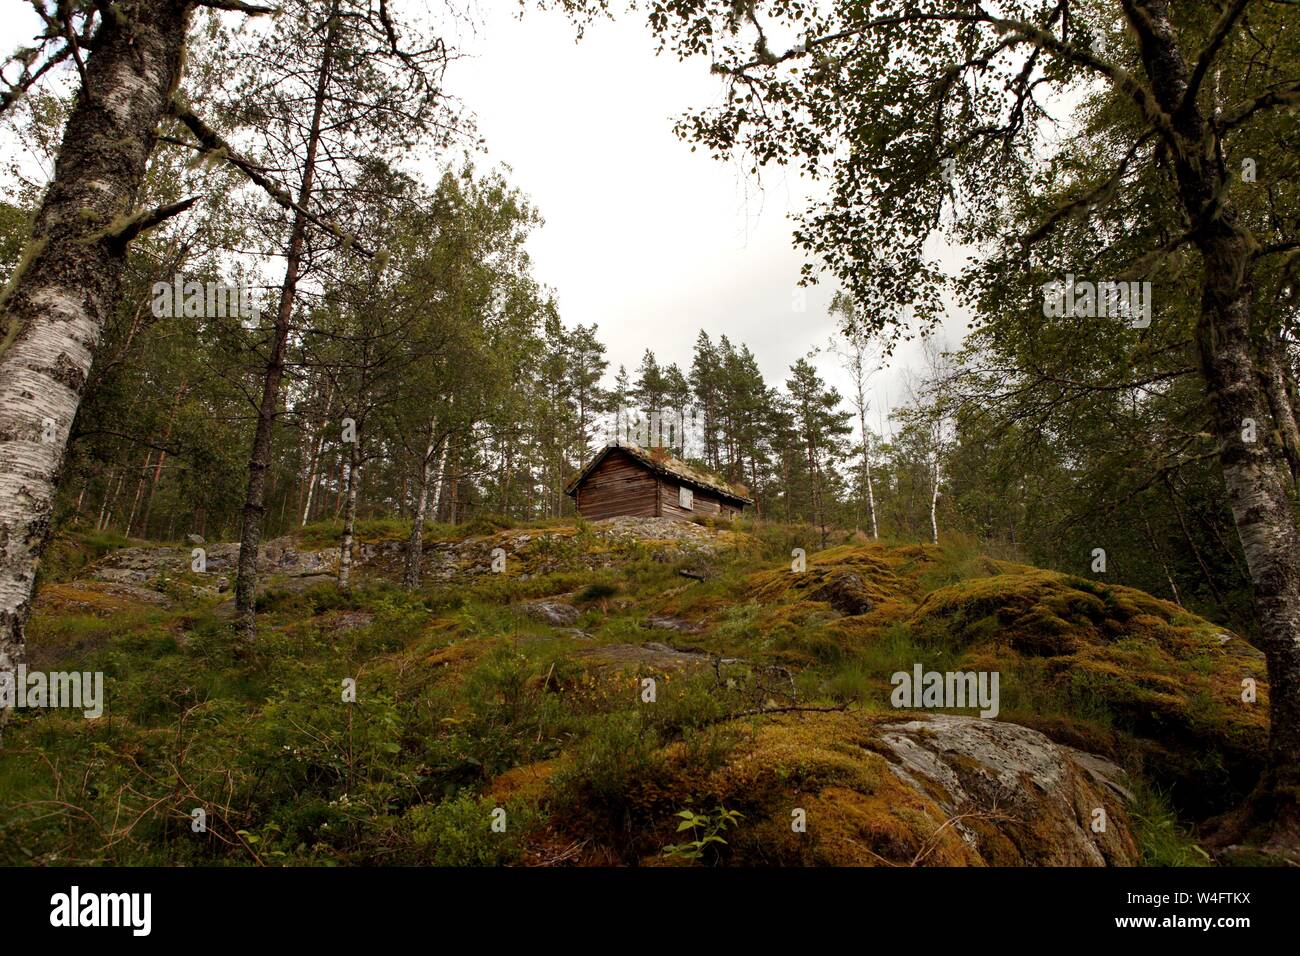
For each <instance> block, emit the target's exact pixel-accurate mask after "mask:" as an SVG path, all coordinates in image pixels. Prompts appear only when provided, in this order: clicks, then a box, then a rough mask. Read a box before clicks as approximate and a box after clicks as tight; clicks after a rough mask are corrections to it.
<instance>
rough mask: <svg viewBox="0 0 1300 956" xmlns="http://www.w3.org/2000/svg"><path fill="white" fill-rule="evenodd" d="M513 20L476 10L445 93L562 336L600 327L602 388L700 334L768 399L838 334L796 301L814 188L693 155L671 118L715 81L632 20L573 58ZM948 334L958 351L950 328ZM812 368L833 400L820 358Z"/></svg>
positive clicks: (551, 29) (815, 291)
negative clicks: (733, 359) (517, 211)
mask: <svg viewBox="0 0 1300 956" xmlns="http://www.w3.org/2000/svg"><path fill="white" fill-rule="evenodd" d="M517 11H518V7H517V5H516V4H515V3H513V2H511V0H490V2H485V3H484V4H483V5H482V7H481V8H480V16H481V18H482V22H481V23H480V29H479V30H478V32H477V35H475V36H465V37H463V38H462V40H461V45H462V48H463V49H464V50H465V51H466V52H467V53H470V54H472V56H471V57H469V58H467V59H465V60H462V61H460V62H458V63H456V64H454V65H453V67H452V69H451V71H450V72H449V75H448V85H449V86H450V87H451V88H452V89H453V90H454V91H455V92H456V93H457V94H458V95H459V96H461V97H462V98H463V99H464V101H465V105H466V106H467V107H468V108H470V109H471V110H473V111H474V113H475V114H476V115H477V117H478V122H479V130H480V133H481V134H482V135H483V137H484V138H485V139H486V141H487V146H488V154H487V160H488V161H489V162H495V163H503V164H507V165H509V166H510V168H511V170H512V173H511V178H512V180H513V181H514V182H515V183H516V184H517V185H518V186H519V187H520V188H521V189H523V190H524V191H525V192H526V193H528V194H529V195H530V196H531V197H532V199H533V200H534V202H535V203H536V205H537V206H538V208H539V210H540V211H541V214H542V216H543V217H544V218H545V220H546V224H545V226H544V227H542V228H541V229H540V230H539V231H538V233H537V234H536V236H535V237H534V238H533V240H532V243H531V245H530V251H531V253H532V255H533V257H534V260H535V263H536V274H537V276H538V278H539V279H540V280H541V281H542V282H544V283H546V284H547V285H549V286H551V287H552V288H553V289H554V290H555V292H556V294H557V296H558V299H559V304H560V313H561V315H562V316H563V318H564V321H565V322H566V324H573V323H577V322H581V323H584V324H588V323H592V322H595V323H596V324H598V325H599V327H600V337H601V340H602V341H603V342H605V344H606V345H607V346H608V349H609V359H610V366H611V373H612V371H613V370H615V369H616V368H617V367H618V365H619V364H623V365H626V366H627V368H628V371H629V373H631V372H632V371H633V370H634V369H635V368H636V366H637V365H638V364H639V363H640V360H641V355H642V353H643V352H644V350H645V349H646V348H647V347H649V348H652V349H653V350H654V352H655V355H656V357H657V358H658V359H659V361H660V363H661V364H665V363H667V362H674V361H675V362H677V363H679V364H680V365H681V366H682V368H683V370H686V369H688V368H689V366H690V362H691V354H692V349H693V345H694V342H695V337H696V335H697V333H698V332H699V330H700V329H704V330H705V331H707V332H708V333H709V334H710V335H711V336H712V337H714V338H715V339H716V338H717V336H718V335H722V334H725V335H727V336H729V337H730V338H731V339H732V341H733V342H743V343H745V344H747V345H748V346H749V347H750V348H751V349H752V350H753V352H754V354H755V357H756V358H757V359H758V362H759V366H760V368H761V369H762V371H763V374H764V376H765V377H766V378H767V379H768V380H769V382H771V383H783V382H784V381H785V378H786V372H787V369H788V368H789V366H790V364H791V363H793V362H794V361H795V360H796V359H797V358H799V357H800V356H801V355H804V354H806V353H807V352H808V351H809V349H811V348H813V347H823V349H824V347H825V345H826V343H827V340H828V339H829V338H830V337H831V336H832V335H833V334H834V331H835V323H834V322H833V321H832V320H831V319H830V317H829V315H828V313H827V306H828V304H829V302H830V298H831V295H832V294H833V293H834V291H835V287H834V285H833V284H831V283H828V282H826V281H825V280H824V281H823V284H821V285H818V286H814V287H812V288H810V289H807V290H804V291H803V292H802V293H799V292H796V290H797V288H798V279H799V270H800V266H801V265H802V264H803V262H804V258H803V256H802V254H801V253H800V252H799V251H797V250H796V249H795V248H794V246H793V244H792V242H791V233H792V230H793V222H792V219H791V217H792V215H794V214H795V213H797V212H799V211H801V210H802V209H803V208H804V206H805V203H806V199H807V197H808V196H809V195H810V194H812V192H813V191H814V190H817V189H818V188H820V187H819V186H818V185H817V184H814V183H811V182H809V181H808V180H806V179H804V178H802V177H800V176H799V175H798V173H797V172H794V171H789V172H787V171H783V170H779V169H770V170H766V171H764V172H763V174H762V179H761V182H760V181H759V180H758V179H756V178H754V177H752V176H750V175H749V174H748V172H747V170H742V169H741V168H740V167H739V166H738V165H737V164H735V163H734V162H720V161H718V160H717V159H715V158H713V157H712V156H711V155H709V154H707V153H705V152H704V151H699V152H691V148H690V145H689V144H687V143H685V142H683V141H681V140H679V139H678V138H677V137H676V136H675V135H674V134H673V131H672V128H673V123H674V120H675V119H676V118H677V117H678V116H680V115H681V114H682V113H684V112H686V111H687V110H689V109H691V108H699V107H703V106H707V105H709V104H712V103H714V102H716V101H717V100H718V99H719V97H720V95H721V91H722V86H721V81H720V80H719V78H718V77H716V76H712V75H710V73H709V63H708V61H707V60H706V59H702V58H701V59H693V60H688V61H686V62H684V63H683V62H679V61H678V60H677V59H676V57H674V56H672V55H670V54H665V55H662V56H656V55H655V41H654V38H653V36H652V35H651V33H650V31H649V29H648V28H647V27H646V25H645V23H644V21H643V19H642V17H641V16H639V15H635V14H634V15H631V16H627V17H621V18H619V19H617V20H615V21H608V20H603V21H598V22H596V23H594V24H592V25H591V26H589V27H588V29H587V32H586V36H585V37H584V39H583V40H582V41H581V42H575V29H574V27H573V25H572V24H571V23H570V22H569V21H568V20H567V19H566V18H565V17H564V16H562V15H560V14H556V13H546V12H538V11H536V10H529V11H528V12H527V13H526V14H525V16H524V17H523V18H522V20H521V19H520V18H519V17H518V15H517ZM800 299H802V300H803V311H799V310H798V305H799V302H800ZM950 327H952V328H953V329H955V330H957V331H956V334H952V333H950V334H949V336H948V340H949V342H950V343H951V344H953V345H955V344H956V342H957V340H958V338H959V334H960V327H961V322H960V321H959V320H955V321H954V322H952V323H950ZM918 352H919V350H917V349H915V348H906V347H904V348H903V349H902V350H901V351H900V354H899V358H898V359H897V360H896V361H895V363H894V364H895V368H893V369H890V370H887V371H885V372H883V373H882V374H880V375H879V376H877V379H876V381H875V391H876V405H877V408H878V409H879V410H884V409H885V408H886V407H895V406H897V405H899V404H901V403H902V402H903V401H904V394H905V389H904V386H903V383H902V378H901V371H902V368H903V367H905V366H906V365H908V363H909V362H910V363H912V364H916V363H917V362H918V360H919V359H918ZM817 364H818V366H819V367H820V368H821V369H822V371H823V374H824V375H825V377H826V378H827V379H828V380H832V381H834V382H835V383H836V384H837V385H839V387H840V388H841V391H842V392H847V387H848V386H847V381H846V380H845V379H844V377H843V375H842V373H840V371H839V369H838V368H837V366H836V363H835V360H834V359H833V358H831V357H828V356H822V357H821V358H820V359H819V360H818V363H817ZM871 421H872V423H873V424H874V425H875V427H877V428H878V427H879V419H878V416H877V414H875V413H874V412H873V414H872V416H871Z"/></svg>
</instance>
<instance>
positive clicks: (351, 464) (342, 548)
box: [339, 440, 361, 591]
mask: <svg viewBox="0 0 1300 956" xmlns="http://www.w3.org/2000/svg"><path fill="white" fill-rule="evenodd" d="M359 446H360V441H359V440H358V441H354V442H351V443H350V444H349V445H348V479H347V485H348V491H347V496H346V497H345V498H344V502H345V503H344V505H343V538H342V540H341V541H340V542H339V589H340V590H343V591H346V590H347V589H348V584H349V583H350V578H351V574H352V545H353V540H354V538H355V534H354V532H355V530H356V525H357V484H358V483H359V482H360V480H361V451H360V447H359Z"/></svg>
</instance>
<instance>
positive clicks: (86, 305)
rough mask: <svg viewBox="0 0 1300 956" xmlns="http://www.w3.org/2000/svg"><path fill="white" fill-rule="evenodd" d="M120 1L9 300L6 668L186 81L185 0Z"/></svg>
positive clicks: (2, 627) (3, 315)
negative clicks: (149, 170) (145, 186)
mask: <svg viewBox="0 0 1300 956" xmlns="http://www.w3.org/2000/svg"><path fill="white" fill-rule="evenodd" d="M113 9H114V14H115V15H113V16H105V17H104V20H103V23H102V25H101V26H100V27H99V29H98V30H97V32H96V35H95V44H94V52H93V54H92V55H91V56H90V57H89V59H88V61H87V62H86V66H85V82H84V85H83V87H82V89H81V90H80V92H79V94H78V95H77V98H76V100H75V102H74V104H73V107H72V113H71V115H70V116H69V117H68V122H67V126H66V127H65V128H64V133H63V142H62V144H61V146H60V149H59V158H58V163H57V165H56V167H55V173H54V179H53V181H52V182H51V183H50V186H49V189H48V190H47V191H46V193H45V197H44V199H43V200H42V202H41V207H40V210H39V211H38V213H37V215H36V219H35V222H34V223H33V226H32V240H31V242H30V243H29V244H28V247H27V250H26V254H25V256H24V259H23V262H22V263H20V265H19V266H18V268H17V270H16V272H15V278H14V280H13V284H12V286H11V290H12V291H11V294H10V295H9V297H8V300H7V301H6V302H5V303H4V304H3V311H2V312H0V673H4V672H12V671H13V670H14V669H15V668H16V667H17V665H18V664H19V663H20V662H21V661H22V660H23V649H24V629H25V627H26V623H27V618H28V616H29V615H30V613H31V605H32V598H33V588H34V585H35V579H36V569H37V566H38V564H39V562H40V558H41V553H42V551H44V549H45V544H46V541H47V540H48V536H49V531H50V515H51V512H52V509H53V504H54V494H55V490H56V489H57V487H58V482H59V477H60V472H61V471H62V467H63V459H64V453H65V451H66V446H67V440H68V433H69V430H70V428H71V426H72V419H73V416H75V415H76V412H77V406H78V405H79V404H80V401H81V394H82V390H83V388H84V387H85V383H86V377H87V375H88V373H89V372H90V367H91V363H92V362H93V360H94V356H95V351H96V349H97V347H98V345H99V339H100V334H101V332H102V330H103V327H104V321H105V319H106V318H107V316H108V314H109V313H110V312H111V311H112V309H113V308H114V306H115V305H116V303H117V300H118V296H119V290H120V284H121V278H122V271H123V267H124V265H125V263H126V241H125V239H123V238H122V236H123V233H122V225H123V223H124V222H125V221H126V220H127V218H128V217H130V216H132V215H133V214H134V212H135V203H136V199H137V196H138V195H139V190H140V184H141V181H142V180H143V178H144V173H145V166H146V163H147V161H148V159H149V154H150V152H151V151H152V149H153V145H154V137H155V134H156V131H157V129H158V124H159V122H160V121H161V120H162V117H163V114H164V111H165V109H166V107H167V103H168V99H169V97H170V91H171V89H172V86H173V85H174V84H175V83H176V82H178V80H179V74H180V68H181V54H182V50H183V48H184V45H185V34H186V28H187V26H188V21H189V9H190V7H189V4H188V3H182V2H175V0H163V2H152V3H148V4H146V3H141V2H135V3H131V2H121V3H117V4H115V5H114V8H113ZM3 719H4V717H3V714H0V722H2V721H3ZM0 726H2V724H0Z"/></svg>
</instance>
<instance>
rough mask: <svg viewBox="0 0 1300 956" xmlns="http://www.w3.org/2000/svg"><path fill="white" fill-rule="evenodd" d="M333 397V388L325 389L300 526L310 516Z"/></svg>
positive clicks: (304, 524) (303, 524)
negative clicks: (323, 411) (323, 415)
mask: <svg viewBox="0 0 1300 956" xmlns="http://www.w3.org/2000/svg"><path fill="white" fill-rule="evenodd" d="M332 397H333V390H332V389H328V388H327V389H326V390H325V421H323V422H321V427H320V432H319V433H317V435H316V445H315V448H314V449H313V450H312V453H311V467H310V469H309V471H308V475H307V502H306V504H305V505H304V506H303V509H302V526H303V527H306V526H307V521H308V520H309V519H310V517H311V503H312V498H313V497H314V496H315V493H316V478H317V472H318V469H319V467H320V456H321V452H322V451H323V450H324V448H325V429H326V428H328V427H329V418H330V402H331V400H332Z"/></svg>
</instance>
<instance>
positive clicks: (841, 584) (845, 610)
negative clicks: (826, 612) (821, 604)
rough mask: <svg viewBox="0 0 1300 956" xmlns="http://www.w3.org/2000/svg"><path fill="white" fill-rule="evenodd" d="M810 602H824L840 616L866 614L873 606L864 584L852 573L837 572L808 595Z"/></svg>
mask: <svg viewBox="0 0 1300 956" xmlns="http://www.w3.org/2000/svg"><path fill="white" fill-rule="evenodd" d="M808 600H810V601H825V602H826V603H827V604H829V605H830V606H831V607H833V608H835V610H837V611H839V612H840V613H841V614H849V615H853V614H866V613H868V612H869V611H870V610H871V609H872V607H873V606H874V605H873V604H872V603H871V596H870V595H869V594H868V593H867V586H866V583H865V582H864V581H863V580H862V578H860V577H858V576H857V575H856V574H854V573H853V572H852V571H837V572H836V573H835V574H832V575H831V576H830V577H829V578H827V579H826V581H825V582H824V583H823V584H822V586H821V587H820V588H818V589H817V590H815V591H811V592H809V594H808Z"/></svg>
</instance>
